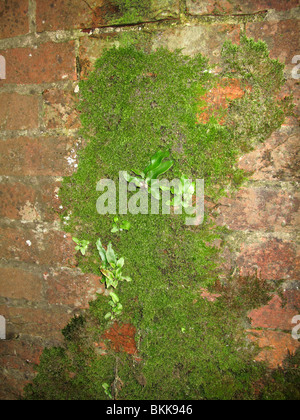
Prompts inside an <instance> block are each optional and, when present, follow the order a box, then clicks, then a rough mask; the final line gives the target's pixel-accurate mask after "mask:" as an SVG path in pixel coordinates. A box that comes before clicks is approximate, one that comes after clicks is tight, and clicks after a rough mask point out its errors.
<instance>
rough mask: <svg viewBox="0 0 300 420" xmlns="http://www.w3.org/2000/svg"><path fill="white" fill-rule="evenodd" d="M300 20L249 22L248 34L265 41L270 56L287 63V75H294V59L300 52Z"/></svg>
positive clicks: (247, 26)
mask: <svg viewBox="0 0 300 420" xmlns="http://www.w3.org/2000/svg"><path fill="white" fill-rule="evenodd" d="M299 31H300V21H299V20H296V19H294V20H282V21H270V22H256V23H247V25H246V35H247V36H248V37H252V38H254V39H255V40H256V41H257V40H259V39H260V40H262V41H265V42H266V43H267V45H268V48H269V50H270V57H271V58H274V59H278V60H279V61H281V62H282V63H284V64H285V65H286V70H285V71H286V75H287V77H288V78H291V77H292V69H293V68H294V67H295V64H293V63H292V59H293V57H294V56H295V55H298V54H299Z"/></svg>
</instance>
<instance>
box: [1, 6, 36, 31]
mask: <svg viewBox="0 0 300 420" xmlns="http://www.w3.org/2000/svg"><path fill="white" fill-rule="evenodd" d="M28 32H29V21H28V0H18V1H16V0H14V1H4V0H2V1H1V2H0V39H2V38H10V37H14V36H19V35H24V34H27V33H28Z"/></svg>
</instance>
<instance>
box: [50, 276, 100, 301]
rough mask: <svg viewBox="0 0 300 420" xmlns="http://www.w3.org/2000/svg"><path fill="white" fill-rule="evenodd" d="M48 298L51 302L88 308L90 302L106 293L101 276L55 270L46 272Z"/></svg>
mask: <svg viewBox="0 0 300 420" xmlns="http://www.w3.org/2000/svg"><path fill="white" fill-rule="evenodd" d="M44 279H45V283H46V286H47V295H46V296H47V300H48V302H49V303H51V304H61V305H70V306H73V307H77V308H82V309H87V308H88V307H89V302H90V301H92V300H95V299H96V298H97V294H102V293H104V290H105V286H104V285H103V283H102V282H101V277H98V276H95V275H91V274H78V273H72V272H59V271H58V272H54V273H47V272H46V273H45V274H44Z"/></svg>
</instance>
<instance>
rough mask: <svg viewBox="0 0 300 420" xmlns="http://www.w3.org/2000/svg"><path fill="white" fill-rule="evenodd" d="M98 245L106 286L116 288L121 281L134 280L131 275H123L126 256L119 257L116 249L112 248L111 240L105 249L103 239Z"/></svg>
mask: <svg viewBox="0 0 300 420" xmlns="http://www.w3.org/2000/svg"><path fill="white" fill-rule="evenodd" d="M96 246H97V249H98V251H99V255H100V257H101V260H102V267H101V272H102V274H103V275H104V277H105V282H106V287H107V288H108V289H109V288H110V287H113V288H114V289H116V288H117V287H118V284H119V282H122V281H127V282H130V281H132V279H131V277H127V276H123V274H122V268H123V266H124V263H125V260H124V258H120V259H118V258H117V256H116V254H115V252H114V250H113V249H112V244H111V242H110V243H109V244H108V246H107V249H105V248H104V247H103V246H102V243H101V240H100V239H98V241H97V243H96Z"/></svg>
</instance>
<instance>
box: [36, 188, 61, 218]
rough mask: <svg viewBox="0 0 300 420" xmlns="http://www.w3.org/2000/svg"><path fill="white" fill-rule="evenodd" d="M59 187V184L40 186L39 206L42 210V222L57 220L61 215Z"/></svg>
mask: <svg viewBox="0 0 300 420" xmlns="http://www.w3.org/2000/svg"><path fill="white" fill-rule="evenodd" d="M60 187H61V182H59V181H52V182H49V181H48V182H47V181H46V182H43V183H42V185H41V191H40V192H41V203H42V204H41V206H42V209H43V220H44V221H47V222H49V221H53V220H57V219H58V218H59V214H60V213H61V211H62V209H61V201H60V199H59V196H58V193H59V189H60Z"/></svg>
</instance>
